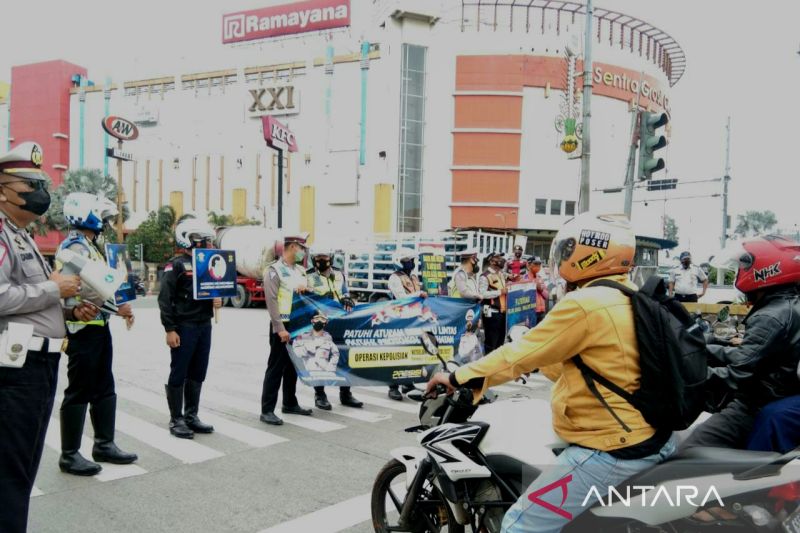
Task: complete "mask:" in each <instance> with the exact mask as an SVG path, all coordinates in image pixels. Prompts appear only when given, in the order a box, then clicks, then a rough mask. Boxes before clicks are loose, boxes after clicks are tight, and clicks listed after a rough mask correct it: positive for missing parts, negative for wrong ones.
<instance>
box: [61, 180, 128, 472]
mask: <svg viewBox="0 0 800 533" xmlns="http://www.w3.org/2000/svg"><path fill="white" fill-rule="evenodd" d="M117 214H118V211H117V206H116V205H114V203H113V202H111V201H109V200H108V199H106V198H103V197H102V196H100V195H96V194H89V193H84V192H74V193H71V194H69V195H68V196H67V197H66V199H65V200H64V218H65V219H66V221H67V224H68V225H69V227H70V231H69V233H68V234H67V238H66V239H64V241H63V242H62V243H61V245H60V246H59V250H63V249H67V250H70V251H72V252H75V253H76V254H79V255H82V256H83V257H86V258H88V259H89V260H91V261H98V262H101V263H105V257H104V256H103V254H102V252H101V251H100V244H99V243H98V237H99V236H100V234H101V233H102V232H103V230H104V229H105V227H106V225H107V223H108V222H109V221H111V220H114V219H116V218H117ZM57 263H58V262H57ZM119 316H121V317H123V318H125V319H126V320H128V321H130V323H132V321H133V312H132V311H131V306H130V304H127V303H126V304H123V305H120V306H119ZM109 318H110V315H109V313H107V312H105V311H99V312H98V313H97V314H96V315H95V316H93V317H92V318H91V319H90V320H85V321H80V320H67V332H68V333H67V338H68V339H69V343H68V345H67V349H66V354H67V357H68V358H69V362H68V363H67V379H68V380H69V384H68V385H67V388H66V390H65V391H64V400H63V401H62V402H61V410H60V418H61V457H60V458H59V460H58V467H59V468H60V469H61V471H62V472H66V473H68V474H74V475H78V476H93V475H95V474H97V473H99V472H100V470H102V467H101V466H100V465H99V464H97V463H93V462H91V461H89V460H87V459H86V458H84V457H83V456H82V455H81V453H80V451H79V450H80V447H81V437H83V424H84V421H85V419H86V409H87V406H90V413H91V419H92V427H93V428H94V446H93V448H92V458H93V459H94V460H95V461H99V462H106V463H113V464H119V465H126V464H130V463H133V462H134V461H136V459H137V456H136V454H134V453H127V452H123V451H122V450H120V449H119V448H118V447H117V445H116V444H114V428H115V421H116V413H117V394H116V391H115V388H114V374H113V373H112V370H111V366H112V360H113V356H114V348H113V344H112V340H111V330H110V329H109V327H108V320H109Z"/></svg>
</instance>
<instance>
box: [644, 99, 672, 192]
mask: <svg viewBox="0 0 800 533" xmlns="http://www.w3.org/2000/svg"><path fill="white" fill-rule="evenodd" d="M668 122H669V116H668V115H667V114H666V113H651V112H649V111H642V112H641V114H640V117H639V172H638V177H639V179H640V180H649V179H650V178H652V174H653V172H658V171H659V170H662V169H663V168H664V167H665V166H666V162H665V161H664V159H663V158H660V157H656V156H655V151H656V150H660V149H662V148H664V147H665V146H667V138H666V137H665V136H663V135H659V134H656V130H657V129H658V128H660V127H662V126H666V125H667V123H668Z"/></svg>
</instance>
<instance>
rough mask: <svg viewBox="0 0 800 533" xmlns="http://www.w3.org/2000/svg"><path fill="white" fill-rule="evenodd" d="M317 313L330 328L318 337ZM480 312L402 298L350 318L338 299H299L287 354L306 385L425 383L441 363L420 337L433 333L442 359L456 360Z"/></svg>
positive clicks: (455, 301) (456, 301)
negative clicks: (314, 324) (314, 323)
mask: <svg viewBox="0 0 800 533" xmlns="http://www.w3.org/2000/svg"><path fill="white" fill-rule="evenodd" d="M318 312H322V313H324V314H325V315H326V316H327V317H328V324H327V326H326V327H325V329H324V330H323V331H320V332H315V331H313V330H312V328H311V324H310V321H311V317H313V316H314V315H315V314H316V313H318ZM478 313H479V305H478V304H477V303H475V302H473V301H470V300H464V299H461V298H427V299H425V298H403V299H401V300H390V301H384V302H376V303H373V304H367V305H359V306H357V307H356V308H355V309H354V310H353V311H351V312H350V313H347V312H345V310H344V309H343V308H342V307H341V305H340V304H339V303H338V302H336V301H334V300H331V299H328V298H323V297H321V296H313V295H312V296H309V295H305V294H303V295H300V294H295V296H294V301H293V304H292V314H291V316H290V319H289V322H288V324H287V330H288V331H289V333H290V334H291V337H292V341H291V343H290V344H289V345H288V346H287V349H288V351H289V356H290V358H291V359H292V363H293V364H294V366H295V368H296V369H297V375H298V376H299V377H300V379H301V380H302V381H303V383H305V384H306V385H312V386H319V385H335V386H343V385H354V386H364V385H382V384H387V383H413V382H423V381H427V379H428V378H429V377H430V375H431V372H432V371H433V370H434V369H435V367H436V366H437V365H439V364H440V362H439V359H437V358H436V356H433V355H429V354H428V353H427V352H426V351H425V349H424V348H423V347H422V345H421V344H420V341H419V335H420V333H422V332H423V331H430V332H432V333H433V334H434V335H435V336H436V338H437V340H438V341H439V348H440V354H441V356H442V358H443V359H444V360H446V361H447V360H450V359H453V358H454V357H456V353H457V352H456V347H459V346H460V344H461V342H462V338H463V337H464V336H465V334H466V335H467V336H469V335H472V336H473V337H475V334H474V331H475V324H476V323H477V317H478ZM468 321H471V322H470V323H471V324H472V326H470V329H471V330H472V331H471V332H467V329H468V327H467V323H468ZM476 338H477V337H476Z"/></svg>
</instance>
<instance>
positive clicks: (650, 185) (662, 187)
mask: <svg viewBox="0 0 800 533" xmlns="http://www.w3.org/2000/svg"><path fill="white" fill-rule="evenodd" d="M677 187H678V178H667V179H663V180H649V181H648V182H647V190H648V191H668V190H671V189H676V188H677Z"/></svg>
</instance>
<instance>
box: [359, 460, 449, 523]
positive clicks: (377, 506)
mask: <svg viewBox="0 0 800 533" xmlns="http://www.w3.org/2000/svg"><path fill="white" fill-rule="evenodd" d="M405 474H406V467H405V465H404V464H403V463H401V462H400V461H398V460H397V459H392V460H391V461H389V462H388V463H386V464H385V465H384V467H383V468H381V470H380V472H378V475H377V476H376V478H375V483H374V484H373V485H372V502H371V510H372V526H373V528H374V529H375V533H388V531H389V528H390V527H391V528H392V531H399V530H398V529H396V528H397V519H398V515H399V511H397V510H396V508H395V507H393V508H390V509H387V508H386V498H387V496H388V494H389V490H390V489H391V488H392V485H396V484H397V483H401V484H402V487H403V489H405ZM431 488H432V489H433V490H434V491H435V496H436V498H437V500H442V501H444V497H443V496H442V495H441V493H439V491H438V490H437V489H436V488H435V487H432V486H431ZM392 494H393V495H394V491H392ZM395 498H397V495H395ZM402 504H403V502H402V501H398V502H397V503H396V504H395V505H396V506H402ZM390 513H391V514H392V515H393V517H390V516H389V515H390ZM391 518H394V523H393V524H391V525H390V524H389V520H390V519H391ZM429 518H430V519H431V521H432V522H434V523H435V524H436V525H438V526H439V527H437V528H436V529H433V528H431V527H429V526H428V525H427V523H426V521H425V520H424V519H423V518H422V517H419V519H418V520H415V521H414V523H413V524H412V525H411V527H410V528H409V529H407V530H406V531H409V532H412V533H441V532H444V531H446V532H448V533H464V531H465V529H464V526H462V525H461V524H458V523H456V520H455V518H454V517H453V514H452V512H451V511H450V507H449V506H448V505H443V506H442V507H440V508H439V510H438V512H436V513H435V514H434V515H433V516H431V517H429ZM442 518H444V521H442V520H441V519H442ZM440 522H442V523H441V524H440Z"/></svg>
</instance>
